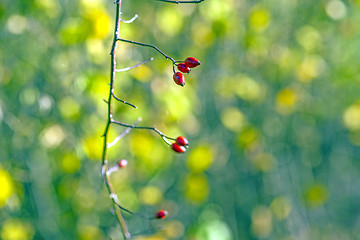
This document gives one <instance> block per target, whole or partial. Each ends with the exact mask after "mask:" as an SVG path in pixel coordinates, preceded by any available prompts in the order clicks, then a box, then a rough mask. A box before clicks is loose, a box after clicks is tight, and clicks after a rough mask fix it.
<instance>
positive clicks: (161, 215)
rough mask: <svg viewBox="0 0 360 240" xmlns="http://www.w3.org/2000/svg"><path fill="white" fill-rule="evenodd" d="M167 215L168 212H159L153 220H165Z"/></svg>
mask: <svg viewBox="0 0 360 240" xmlns="http://www.w3.org/2000/svg"><path fill="white" fill-rule="evenodd" d="M167 215H168V211H166V210H160V211H158V212H157V213H156V214H155V218H161V219H163V218H166V216H167Z"/></svg>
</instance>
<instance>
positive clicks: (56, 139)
mask: <svg viewBox="0 0 360 240" xmlns="http://www.w3.org/2000/svg"><path fill="white" fill-rule="evenodd" d="M65 137H66V134H65V132H64V129H63V128H62V127H61V126H60V125H58V124H54V125H51V126H49V127H46V128H45V129H44V130H43V131H42V132H41V133H40V141H41V144H42V145H43V146H45V147H47V148H55V147H57V146H58V145H59V144H61V143H62V141H63V140H64V139H65Z"/></svg>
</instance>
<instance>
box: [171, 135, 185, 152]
mask: <svg viewBox="0 0 360 240" xmlns="http://www.w3.org/2000/svg"><path fill="white" fill-rule="evenodd" d="M188 145H189V141H188V140H187V139H186V138H185V137H183V136H179V137H177V138H176V139H175V142H174V143H173V144H171V149H172V150H173V151H174V152H177V153H184V152H185V151H186V149H187V147H188Z"/></svg>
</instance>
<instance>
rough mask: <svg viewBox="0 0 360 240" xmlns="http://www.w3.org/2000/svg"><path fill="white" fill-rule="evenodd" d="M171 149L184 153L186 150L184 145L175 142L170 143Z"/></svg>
mask: <svg viewBox="0 0 360 240" xmlns="http://www.w3.org/2000/svg"><path fill="white" fill-rule="evenodd" d="M171 149H172V150H173V151H174V152H177V153H184V152H185V151H186V148H185V147H184V146H179V145H177V144H176V143H173V144H171Z"/></svg>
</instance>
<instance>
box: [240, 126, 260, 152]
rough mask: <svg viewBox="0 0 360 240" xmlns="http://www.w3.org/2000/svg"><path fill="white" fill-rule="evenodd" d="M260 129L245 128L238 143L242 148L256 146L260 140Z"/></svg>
mask: <svg viewBox="0 0 360 240" xmlns="http://www.w3.org/2000/svg"><path fill="white" fill-rule="evenodd" d="M259 135H260V134H259V131H258V130H257V129H256V128H254V127H246V128H244V129H243V130H242V131H241V132H240V134H239V135H238V145H239V146H240V147H241V148H242V149H249V150H251V149H252V148H254V147H256V146H257V144H258V142H259V138H260V136H259Z"/></svg>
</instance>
